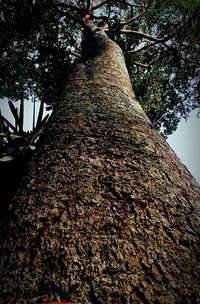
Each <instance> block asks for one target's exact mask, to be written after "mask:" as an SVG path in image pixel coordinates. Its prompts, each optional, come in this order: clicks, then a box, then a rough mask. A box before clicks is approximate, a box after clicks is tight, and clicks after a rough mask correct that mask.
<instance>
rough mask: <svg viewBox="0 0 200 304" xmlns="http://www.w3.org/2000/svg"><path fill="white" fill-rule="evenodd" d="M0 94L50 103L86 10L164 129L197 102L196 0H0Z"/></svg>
mask: <svg viewBox="0 0 200 304" xmlns="http://www.w3.org/2000/svg"><path fill="white" fill-rule="evenodd" d="M0 11H1V14H0V43H1V51H0V70H1V75H0V98H3V97H7V98H8V99H9V100H22V99H25V98H28V97H29V96H36V97H37V98H39V99H40V100H41V101H42V102H45V103H47V104H48V105H53V106H55V105H56V103H57V102H58V100H59V96H60V94H61V92H62V88H63V86H64V85H65V83H66V81H67V75H68V73H69V69H70V65H71V64H72V63H73V62H74V60H76V58H77V57H79V56H80V55H81V48H80V41H81V34H80V33H81V30H82V27H83V26H84V24H83V22H82V19H83V17H84V16H85V15H87V14H88V15H90V16H91V18H92V19H93V20H94V23H95V24H96V25H97V26H99V27H101V28H103V29H104V30H105V31H106V33H107V34H108V35H109V36H110V37H111V38H112V39H113V40H115V41H116V42H117V43H118V44H119V45H120V46H121V48H122V50H123V51H124V55H125V59H126V62H127V67H128V70H129V73H130V76H131V80H132V83H133V88H134V90H135V93H136V96H137V98H138V100H139V102H140V103H141V105H142V106H143V109H144V110H145V112H146V113H147V115H148V116H149V118H150V120H151V121H152V123H153V125H154V126H155V128H157V129H160V130H161V132H162V133H163V134H164V135H168V134H170V133H172V132H173V130H175V129H176V127H177V124H178V122H179V120H180V118H181V117H185V118H187V117H188V115H189V113H190V111H191V110H192V109H194V108H197V107H199V104H200V99H199V93H200V85H199V76H200V75H199V74H200V58H199V57H200V56H199V42H200V34H199V26H200V24H199V23H200V22H199V20H200V18H199V17H200V3H199V1H197V0H196V1H191V0H190V1H185V0H179V1H177V0H166V1H161V0H146V1H144V0H115V1H114V0H103V1H100V0H98V1H97V0H95V1H89V0H88V1H86V0H82V1H81V0H79V1H78V0H77V1H75V0H73V1H72V0H71V1H70V0H68V1H66V0H60V1H59V0H43V1H42V0H23V1H22V0H18V1H17V0H2V1H1V2H0Z"/></svg>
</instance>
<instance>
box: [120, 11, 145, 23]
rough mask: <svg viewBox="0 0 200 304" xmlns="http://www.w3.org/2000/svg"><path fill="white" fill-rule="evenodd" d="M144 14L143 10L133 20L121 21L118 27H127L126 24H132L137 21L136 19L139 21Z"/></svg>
mask: <svg viewBox="0 0 200 304" xmlns="http://www.w3.org/2000/svg"><path fill="white" fill-rule="evenodd" d="M145 12H146V10H144V11H143V12H142V13H141V14H139V15H137V16H136V17H134V18H130V19H128V20H124V21H121V22H120V25H122V26H124V25H127V24H130V23H133V22H135V21H137V20H138V19H140V17H141V16H143V15H144V13H145Z"/></svg>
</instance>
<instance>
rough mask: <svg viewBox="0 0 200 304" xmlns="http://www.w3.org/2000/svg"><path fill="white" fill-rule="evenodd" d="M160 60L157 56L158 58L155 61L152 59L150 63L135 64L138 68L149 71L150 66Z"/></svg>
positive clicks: (135, 62) (137, 62)
mask: <svg viewBox="0 0 200 304" xmlns="http://www.w3.org/2000/svg"><path fill="white" fill-rule="evenodd" d="M159 58H160V57H159V56H157V57H155V58H154V59H152V60H151V61H150V62H149V63H141V62H139V61H134V62H133V64H135V65H137V66H139V67H141V68H145V69H149V68H150V66H151V65H152V64H154V62H156V61H157V60H158V59H159Z"/></svg>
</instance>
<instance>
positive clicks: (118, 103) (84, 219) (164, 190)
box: [0, 1, 200, 304]
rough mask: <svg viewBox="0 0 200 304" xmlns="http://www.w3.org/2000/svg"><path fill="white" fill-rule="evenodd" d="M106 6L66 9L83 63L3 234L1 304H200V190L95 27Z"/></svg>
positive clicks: (117, 52) (116, 51)
mask: <svg viewBox="0 0 200 304" xmlns="http://www.w3.org/2000/svg"><path fill="white" fill-rule="evenodd" d="M107 2H109V1H102V2H100V3H93V7H92V6H91V3H90V1H87V2H85V4H86V6H85V7H84V8H85V9H84V14H83V10H82V8H81V3H83V1H79V6H77V5H72V3H68V4H67V6H66V4H65V9H66V8H67V11H65V15H66V14H67V16H69V15H70V16H71V18H72V19H73V20H77V18H78V16H77V15H78V14H81V16H82V15H83V16H82V17H83V21H82V20H81V19H78V22H80V23H81V24H82V25H83V27H84V31H83V38H82V57H81V58H80V59H79V60H78V61H77V62H76V63H74V65H73V68H72V72H71V74H70V76H69V79H68V82H67V84H66V86H65V89H64V91H63V95H62V96H61V97H60V99H59V102H58V103H57V105H56V108H55V111H54V115H53V116H52V118H51V120H50V122H49V127H48V129H47V131H46V134H45V138H43V144H42V146H41V147H40V149H39V151H38V153H37V155H36V156H35V158H34V159H33V160H32V162H31V164H30V167H29V170H28V172H27V174H26V175H25V176H24V179H23V183H22V186H21V187H20V188H19V190H18V191H17V193H16V195H15V197H14V199H13V200H12V203H11V205H10V214H9V218H8V220H7V224H6V226H5V227H1V230H2V231H1V241H2V242H1V246H2V253H3V254H2V257H1V298H0V299H1V303H10V304H12V303H23V302H25V303H45V302H49V301H56V300H57V301H58V300H59V301H60V300H62V301H74V302H81V303H199V301H200V291H199V282H200V274H199V267H200V263H199V256H200V243H199V229H200V228H199V227H200V226H199V225H200V219H199V212H200V209H199V199H200V188H199V185H198V184H197V182H196V181H195V180H194V178H193V177H192V176H191V175H190V173H189V172H188V171H187V170H186V168H185V167H184V166H183V165H182V164H181V163H180V161H179V160H178V159H177V157H176V155H175V153H174V152H173V151H172V150H171V149H170V147H169V146H168V145H167V143H166V142H165V140H164V139H163V138H162V137H161V136H160V135H159V134H158V132H157V131H155V130H154V128H153V127H152V124H151V122H150V121H149V119H148V118H147V116H146V115H145V113H144V112H143V110H142V108H141V106H140V105H139V103H138V102H137V100H136V97H135V94H134V93H133V91H132V85H131V82H130V78H129V75H128V72H127V69H126V65H125V62H124V58H123V53H122V50H121V48H120V47H119V46H118V45H117V44H116V43H115V42H113V41H112V40H111V39H110V38H108V36H107V35H106V34H105V33H104V31H103V30H102V29H100V28H98V27H96V26H95V24H94V23H93V21H92V20H91V16H92V12H91V11H92V9H93V10H95V8H96V10H97V8H98V7H100V6H103V5H104V4H106V3H107ZM110 3H111V2H110ZM123 3H124V1H123V2H122V1H119V3H117V4H118V5H121V4H123ZM111 4H112V3H111ZM112 5H113V6H114V4H112ZM60 6H61V7H63V4H57V5H56V9H59V11H60ZM80 8H81V9H80ZM68 9H69V10H68ZM108 9H109V10H110V9H111V8H108ZM72 13H73V15H71V14H72Z"/></svg>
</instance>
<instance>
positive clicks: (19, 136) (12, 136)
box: [10, 134, 24, 139]
mask: <svg viewBox="0 0 200 304" xmlns="http://www.w3.org/2000/svg"><path fill="white" fill-rule="evenodd" d="M10 138H11V139H15V138H24V136H21V135H16V134H11V135H10Z"/></svg>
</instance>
